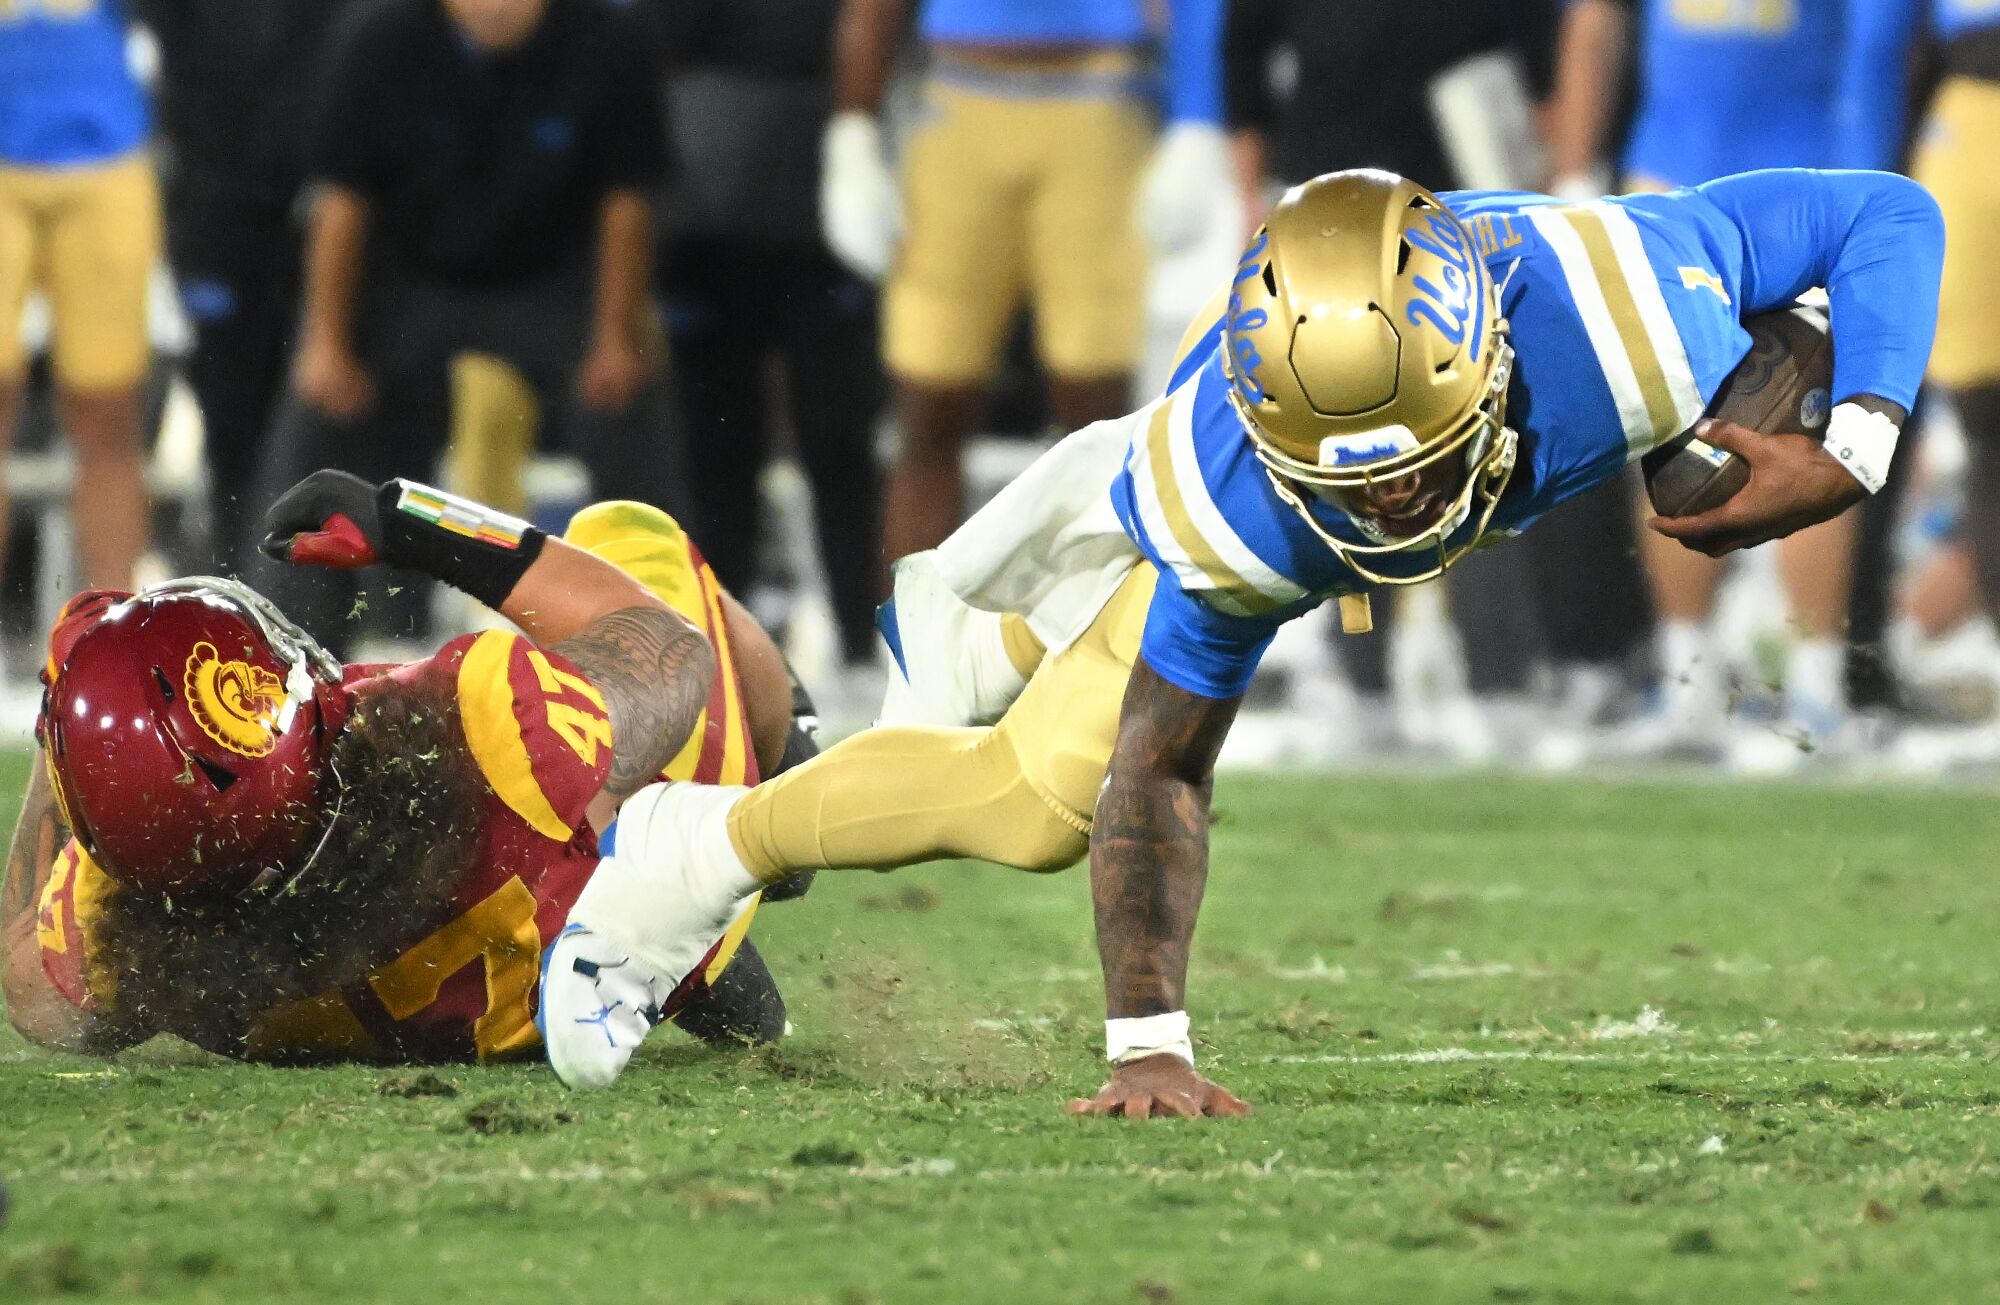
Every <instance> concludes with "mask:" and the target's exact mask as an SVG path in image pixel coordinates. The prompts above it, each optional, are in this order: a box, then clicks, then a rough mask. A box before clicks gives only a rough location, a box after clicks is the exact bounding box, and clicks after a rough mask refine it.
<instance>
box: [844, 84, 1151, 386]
mask: <svg viewBox="0 0 2000 1305" xmlns="http://www.w3.org/2000/svg"><path fill="white" fill-rule="evenodd" d="M1134 71H1135V65H1134V61H1133V60H1132V57H1131V56H1130V55H1129V54H1128V53H1126V52H1124V51H1106V52H1103V53H1101V54H1097V55H1092V56H1089V57H1088V58H1085V59H1081V60H1078V59H1072V60H1067V61H1064V62H1063V63H1061V64H1060V65H1057V66H1052V67H1049V68H1042V67H1039V66H1034V67H1027V68H1021V67H1007V68H995V67H991V66H987V65H984V64H967V63H960V62H957V61H953V60H950V59H948V58H945V59H943V60H942V61H941V63H940V66H939V67H938V69H937V71H936V72H935V73H934V74H933V76H932V78H931V80H930V82H929V84H928V85H927V86H926V87H925V90H924V105H923V109H922V111H921V113H920V114H919V116H918V121H917V125H916V127H915V128H914V130H913V131H912V132H911V133H910V135H909V137H908V138H907V139H906V140H905V142H904V145H903V197H904V205H905V219H906V222H905V227H904V235H903V242H902V246H901V248H900V249H899V250H898V251H897V254H896V265H895V267H894V269H893V270H892V271H891V272H890V275H889V283H888V286H887V292H886V299H885V309H884V313H883V326H882V331H883V353H884V357H885V358H886V359H887V362H888V365H889V368H890V370H891V371H893V372H894V373H895V374H897V375H898V376H902V377H906V378H909V379H911V380H917V381H928V382H931V383H934V384H948V385H957V384H973V383H978V382H981V381H984V380H986V379H987V378H988V377H990V376H991V375H992V373H993V370H994V368H995V366H996V365H997V364H998V361H999V357H1000V350H1001V348H1002V347H1003V345H1004V344H1005V342H1006V337H1007V332H1008V329H1009V327H1010V326H1011V325H1012V323H1013V320H1014V314H1015V312H1016V310H1017V309H1019V307H1020V306H1021V303H1022V301H1023V299H1024V298H1025V299H1026V300H1027V301H1028V302H1029V303H1030V304H1031V305H1032V306H1033V309H1034V316H1035V339H1036V346H1037V350H1038V352H1039V353H1040V356H1041V360H1042V363H1043V365H1044V366H1046V367H1047V368H1048V369H1049V370H1050V371H1051V372H1052V373H1054V374H1056V375H1058V376H1062V377H1066V378H1078V379H1084V378H1092V377H1100V376H1108V375H1114V374H1116V373H1119V372H1126V371H1130V370H1131V369H1132V368H1133V366H1134V365H1135V364H1136V363H1137V361H1138V357H1139V348H1140V341H1141V336H1142V333H1143V328H1144V313H1145V277H1146V258H1145V252H1144V250H1143V248H1142V247H1141V244H1140V239H1139V233H1138V228H1137V226H1136V225H1135V221H1134V216H1133V209H1134V205H1135V203H1136V200H1137V194H1138V185H1139V174H1140V171H1141V169H1142V168H1143V167H1144V166H1145V163H1146V158H1147V155H1148V152H1149V150H1150V148H1151V142H1152V125H1151V122H1150V120H1149V117H1148V114H1147V112H1146V110H1145V108H1144V106H1143V105H1142V104H1141V103H1140V101H1139V99H1138V97H1137V96H1136V95H1135V94H1133V93H1132V91H1131V89H1130V87H1131V83H1132V77H1133V74H1134Z"/></svg>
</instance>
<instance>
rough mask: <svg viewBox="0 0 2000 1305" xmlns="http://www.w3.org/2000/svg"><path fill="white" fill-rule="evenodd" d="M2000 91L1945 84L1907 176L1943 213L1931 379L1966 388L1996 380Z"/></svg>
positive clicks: (1961, 80)
mask: <svg viewBox="0 0 2000 1305" xmlns="http://www.w3.org/2000/svg"><path fill="white" fill-rule="evenodd" d="M1996 157H2000V85H1995V84H1994V83H1992V82H1985V81H1975V80H1973V79H1970V78H1965V77H1954V78H1951V79H1949V80H1947V81H1946V82H1945V84H1944V86H1943V87H1942V88H1941V89H1940V90H1939V91H1938V96H1937V99H1936V101H1935V102H1934V104H1933V106H1932V109H1931V115H1930V120H1929V122H1928V123H1926V124H1925V126H1924V131H1923V135H1922V138H1921V141H1920V143H1919V145H1918V148H1917V155H1916V159H1915V166H1914V167H1912V168H1911V170H1910V174H1911V175H1912V176H1913V177H1915V178H1916V179H1917V180H1918V181H1920V182H1922V183H1923V184H1924V185H1925V186H1926V187H1927V188H1928V189H1929V190H1930V192H1931V194H1932V195H1934V196H1936V198H1937V202H1938V206H1939V207H1940V208H1942V209H1943V210H1944V227H1945V247H1944V249H1945V252H1944V285H1943V287H1942V289H1941V291H1940V292H1939V296H1938V330H1937V343H1936V345H1935V346H1933V348H1932V349H1931V368H1930V374H1931V377H1932V379H1934V380H1936V381H1937V382H1939V383H1940V384H1942V385H1946V386H1951V387H1956V388H1965V387H1969V386H1974V385H1983V384H1991V383H1993V382H1995V381H2000V172H1996V169H1995V168H1994V166H1993V163H1994V159H1995V158H1996Z"/></svg>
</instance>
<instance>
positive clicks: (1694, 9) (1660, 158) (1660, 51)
mask: <svg viewBox="0 0 2000 1305" xmlns="http://www.w3.org/2000/svg"><path fill="white" fill-rule="evenodd" d="M1922 2H1923V0H1842V3H1839V4H1834V3H1818V4H1798V3H1794V2H1793V0H1741V2H1739V3H1714V0H1646V2H1645V4H1644V6H1643V8H1644V18H1645V32H1644V37H1643V39H1642V41H1641V43H1640V49H1641V66H1640V70H1639V84H1640V95H1639V102H1638V106H1637V111H1636V113H1635V115H1634V118H1633V123H1632V134H1631V143H1630V146H1629V148H1628V149H1627V151H1626V155H1625V167H1626V176H1627V181H1626V186H1627V188H1628V189H1631V190H1657V191H1664V190H1670V189H1672V188H1673V187H1675V186H1692V185H1698V184H1700V183H1701V182H1704V181H1710V180H1713V179H1714V178H1717V177H1723V176H1729V175H1731V174H1733V173H1739V172H1749V171H1753V170H1755V169H1759V168H1780V167H1786V168H1789V167H1814V168H1827V167H1833V168H1894V167H1895V166H1896V162H1897V159H1898V156H1899V155H1900V153H1901V150H1902V136H1903V119H1904V103H1903V101H1904V98H1905V95H1906V90H1905V77H1904V65H1905V64H1906V62H1907V53H1908V46H1909V43H1910V41H1911V38H1912V37H1913V35H1914V34H1915V30H1916V28H1917V27H1918V26H1919V24H1920V20H1921V12H1920V11H1921V9H1922ZM1695 86H1699V87H1700V88H1701V93H1699V94H1690V93H1689V89H1690V88H1691V87H1695ZM1860 515H1861V514H1859V513H1852V514H1847V515H1845V516H1843V517H1841V518H1838V519H1836V520H1834V521H1830V522H1827V523H1826V524H1825V525H1824V526H1822V527H1820V528H1819V529H1815V530H1809V531H1803V532H1801V533H1799V534H1798V535H1795V536H1793V537H1791V538H1790V539H1787V540H1786V541H1785V543H1784V545H1783V546H1782V547H1781V549H1780V551H1779V555H1778V573H1779V577H1780V579H1781V581H1782V587H1783V590H1784V597H1785V607H1786V616H1787V617H1788V618H1789V622H1788V623H1789V625H1790V627H1791V631H1792V634H1793V638H1792V640H1791V641H1790V647H1789V655H1788V657H1787V659H1786V662H1785V666H1784V674H1783V677H1782V678H1783V681H1784V723H1783V728H1782V729H1781V730H1778V731H1773V730H1771V729H1768V728H1765V729H1756V730H1732V729H1730V727H1729V724H1730V723H1729V695H1728V679H1727V673H1726V671H1727V668H1726V663H1725V659H1724V658H1723V657H1722V655H1721V650H1720V649H1719V648H1718V647H1717V646H1716V644H1715V636H1714V634H1713V632H1712V630H1713V621H1712V615H1713V611H1714V607H1715V599H1716V593H1717V590H1718V588H1719V587H1720V585H1721V582H1722V578H1723V574H1724V570H1725V568H1724V567H1723V566H1722V565H1721V564H1719V563H1717V562H1714V561H1712V560H1710V559H1708V558H1704V557H1702V556H1700V555H1698V554H1695V553H1691V552H1688V551H1687V550H1685V549H1681V548H1677V547H1675V546H1674V545H1673V544H1672V543H1671V542H1670V541H1668V540H1665V539H1662V538H1659V537H1657V536H1654V537H1651V538H1643V537H1642V539H1641V541H1640V553H1641V559H1642V561H1643V562H1644V564H1645V569H1646V575H1647V578H1648V580H1649V581H1650V584H1651V589H1652V594H1653V603H1654V608H1655V611H1656V612H1657V614H1658V617H1659V624H1658V646H1659V664H1660V665H1659V669H1660V679H1659V687H1660V693H1659V701H1658V703H1657V705H1656V707H1655V708H1654V709H1653V710H1652V711H1650V712H1647V713H1645V714H1644V715H1642V716H1640V717H1638V718H1637V719H1636V720H1634V721H1632V722H1631V723H1630V724H1629V725H1628V726H1626V727H1625V728H1622V729H1620V730H1617V731H1615V732H1613V733H1612V734H1610V735H1608V736H1606V737H1604V738H1601V739H1598V740H1595V741H1594V742H1593V744H1592V745H1591V750H1602V751H1604V752H1607V753H1609V754H1611V755H1613V756H1619V757H1629V758H1640V757H1662V756H1672V757H1679V758H1682V759H1686V760H1699V761H1715V760H1721V759H1723V758H1725V757H1726V758H1727V759H1728V760H1729V762H1730V763H1731V764H1732V765H1735V766H1737V767H1739V768H1744V769H1750V770H1771V769H1789V768H1793V767H1797V766H1799V765H1802V764H1805V763H1806V762H1807V761H1808V759H1810V758H1821V759H1824V758H1827V757H1832V756H1837V755H1839V754H1840V753H1841V752H1842V751H1843V750H1844V749H1847V748H1851V747H1853V746H1855V745H1856V744H1857V743H1858V741H1859V735H1860V731H1858V730H1857V729H1855V728H1854V722H1853V721H1852V719H1851V717H1850V716H1849V713H1848V701H1847V685H1846V667H1845V664H1846V647H1845V639H1844V635H1845V631H1846V628H1847V611H1848V601H1849V589H1850V582H1851V579H1852V576H1853V572H1854V563H1855V552H1856V549H1857V547H1858V546H1859V540H1860V535H1861V530H1860ZM1801 743H1803V744H1805V745H1808V746H1801Z"/></svg>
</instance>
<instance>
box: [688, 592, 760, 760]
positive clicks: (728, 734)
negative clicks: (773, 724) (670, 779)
mask: <svg viewBox="0 0 2000 1305" xmlns="http://www.w3.org/2000/svg"><path fill="white" fill-rule="evenodd" d="M696 565H697V573H698V574H699V575H700V577H701V587H702V593H703V596H704V597H706V598H707V600H708V640H709V643H710V644H712V645H713V646H714V648H715V675H716V679H717V680H719V681H720V682H721V689H722V710H721V712H720V714H719V719H720V721H721V725H722V765H721V767H720V771H719V777H718V778H717V779H716V781H715V782H716V783H718V784H741V783H743V781H744V765H743V758H744V756H745V755H746V753H747V752H748V749H747V748H746V747H745V746H744V738H743V700H742V697H741V694H740V691H739V689H738V687H737V683H736V657H735V654H733V653H732V652H731V651H730V648H729V634H728V631H727V630H726V629H725V627H724V626H723V623H722V586H721V585H719V584H717V583H716V580H715V573H714V572H712V571H710V570H709V569H708V567H707V565H706V564H704V563H697V564H696Z"/></svg>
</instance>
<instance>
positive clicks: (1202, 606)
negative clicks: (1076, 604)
mask: <svg viewBox="0 0 2000 1305" xmlns="http://www.w3.org/2000/svg"><path fill="white" fill-rule="evenodd" d="M1276 633H1277V625H1276V624H1274V623H1273V622H1272V621H1270V620H1260V619H1256V618H1251V617H1242V616H1229V615H1227V614H1225V613H1223V612H1218V611H1216V610H1215V609H1214V608H1213V607H1210V606H1209V605H1208V604H1207V603H1204V602H1203V601H1201V599H1199V598H1197V597H1195V596H1194V595H1193V594H1190V593H1188V592H1187V591H1186V590H1184V589H1182V588H1181V586H1180V581H1178V580H1176V579H1175V578H1174V573H1173V572H1172V571H1170V570H1164V569H1163V570H1162V571H1161V572H1160V580H1159V583H1158V585H1156V586H1155V587H1154V589H1153V602H1152V606H1150V607H1148V608H1147V609H1146V629H1145V633H1144V634H1142V635H1141V636H1140V638H1139V655H1140V656H1141V657H1143V658H1145V659H1146V665H1148V666H1150V667H1152V668H1153V672H1154V674H1156V675H1158V676H1159V677H1160V678H1161V679H1163V680H1165V681H1166V682H1167V683H1169V684H1172V685H1174V686H1175V687H1177V688H1181V689H1185V690H1187V691H1188V692H1189V693H1194V694H1199V695H1200V696H1202V697H1204V698H1236V697H1241V696H1242V694H1243V692H1244V690H1246V689H1248V688H1249V687H1250V676H1251V675H1252V674H1254V673H1255V672H1256V670H1257V663H1258V662H1259V661H1261V660H1263V657H1264V650H1265V649H1266V648H1268V647H1270V646H1271V638H1272V636H1273V635H1275V634H1276Z"/></svg>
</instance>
